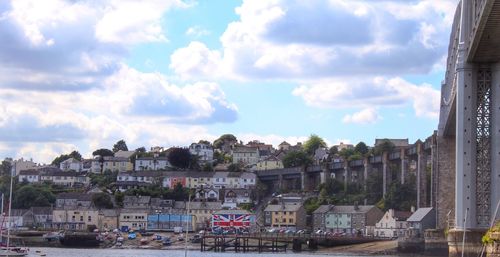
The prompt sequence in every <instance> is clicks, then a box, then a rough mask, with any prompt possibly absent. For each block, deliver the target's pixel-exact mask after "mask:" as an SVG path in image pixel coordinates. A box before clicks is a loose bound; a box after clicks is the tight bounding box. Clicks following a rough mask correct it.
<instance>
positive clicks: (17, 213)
mask: <svg viewBox="0 0 500 257" xmlns="http://www.w3.org/2000/svg"><path fill="white" fill-rule="evenodd" d="M28 211H29V210H28V209H12V210H10V216H23V215H25V214H26V213H27V212H28Z"/></svg>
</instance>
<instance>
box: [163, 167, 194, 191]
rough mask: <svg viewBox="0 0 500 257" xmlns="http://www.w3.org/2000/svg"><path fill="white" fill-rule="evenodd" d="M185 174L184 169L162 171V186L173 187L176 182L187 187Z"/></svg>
mask: <svg viewBox="0 0 500 257" xmlns="http://www.w3.org/2000/svg"><path fill="white" fill-rule="evenodd" d="M187 175H188V173H187V172H185V171H169V172H165V173H164V177H163V182H162V185H163V187H166V188H174V187H175V186H176V185H177V184H181V185H182V186H183V187H187Z"/></svg>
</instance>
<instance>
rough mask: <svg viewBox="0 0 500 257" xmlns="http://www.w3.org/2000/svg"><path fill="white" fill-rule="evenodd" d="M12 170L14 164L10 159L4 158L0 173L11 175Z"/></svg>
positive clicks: (0, 165)
mask: <svg viewBox="0 0 500 257" xmlns="http://www.w3.org/2000/svg"><path fill="white" fill-rule="evenodd" d="M11 171H12V164H11V163H10V162H9V161H8V160H3V161H2V163H1V164H0V174H1V175H8V176H10V174H11Z"/></svg>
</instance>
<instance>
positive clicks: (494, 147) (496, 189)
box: [490, 63, 500, 219]
mask: <svg viewBox="0 0 500 257" xmlns="http://www.w3.org/2000/svg"><path fill="white" fill-rule="evenodd" d="M491 68H492V69H491V70H492V78H491V80H492V85H491V99H494V100H493V101H492V105H493V106H492V114H491V124H492V128H491V131H492V133H491V153H492V161H491V185H492V186H491V194H490V195H491V204H490V206H491V208H492V211H495V209H496V208H500V207H498V205H499V204H500V101H499V100H498V99H500V63H496V64H494V65H492V67H491ZM495 99H497V100H495ZM499 212H500V210H499ZM493 215H494V213H493ZM496 218H497V219H498V218H500V214H499V213H497V216H496Z"/></svg>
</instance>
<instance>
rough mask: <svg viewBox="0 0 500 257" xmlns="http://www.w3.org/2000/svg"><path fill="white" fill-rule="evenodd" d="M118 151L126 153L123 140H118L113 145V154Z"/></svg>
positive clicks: (126, 148)
mask: <svg viewBox="0 0 500 257" xmlns="http://www.w3.org/2000/svg"><path fill="white" fill-rule="evenodd" d="M118 151H128V147H127V143H125V140H123V139H122V140H119V141H118V142H116V143H115V144H114V145H113V152H114V153H116V152H118Z"/></svg>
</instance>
